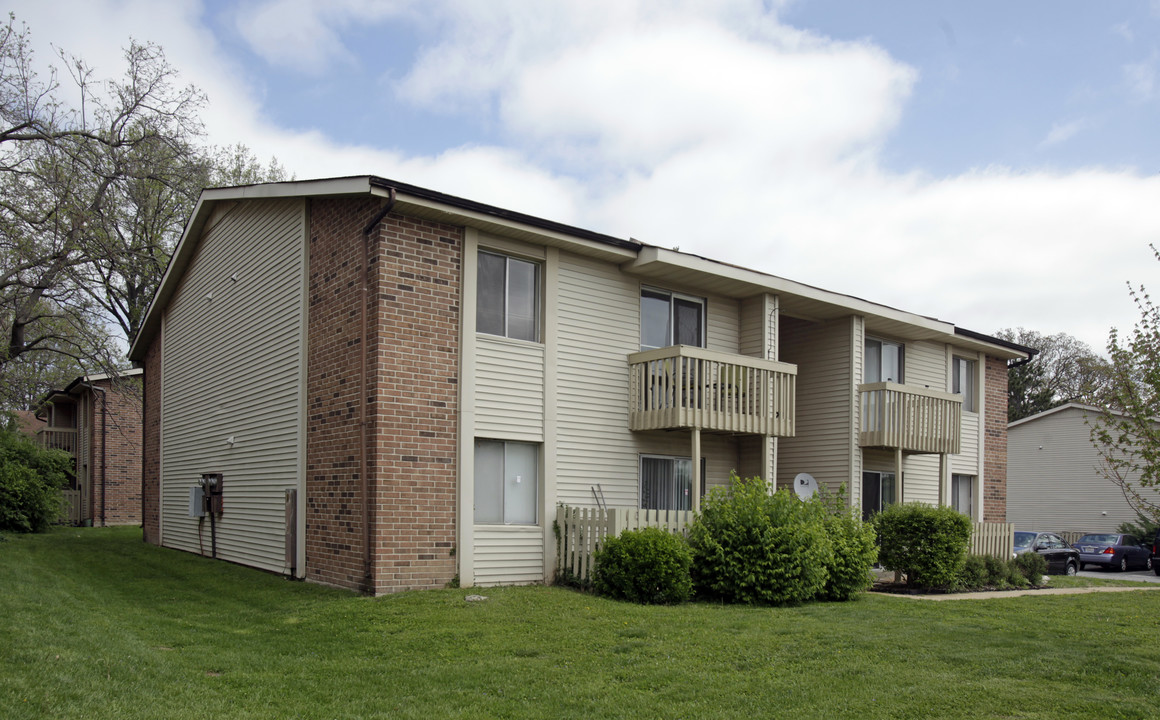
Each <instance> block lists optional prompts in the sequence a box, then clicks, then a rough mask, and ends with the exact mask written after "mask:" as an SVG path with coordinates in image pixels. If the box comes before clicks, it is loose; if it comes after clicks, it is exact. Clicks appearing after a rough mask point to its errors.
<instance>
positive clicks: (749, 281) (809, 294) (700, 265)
mask: <svg viewBox="0 0 1160 720" xmlns="http://www.w3.org/2000/svg"><path fill="white" fill-rule="evenodd" d="M392 194H393V195H394V197H395V209H396V210H397V211H398V212H400V213H404V214H407V215H411V216H415V217H419V218H423V219H426V220H431V221H434V222H441V223H447V224H452V225H462V226H465V227H470V228H475V229H477V230H479V231H481V232H485V233H493V234H497V235H502V236H504V237H509V238H514V239H517V240H526V241H528V242H532V243H535V244H539V245H546V246H550V247H557V248H560V249H564V250H568V251H570V252H575V253H578V254H581V255H586V256H589V257H594V258H597V259H600V260H604V261H607V262H613V263H617V264H619V266H620V268H621V269H622V270H623V271H624V272H626V273H629V274H632V275H635V276H637V277H640V278H642V279H645V280H652V281H655V282H657V283H658V284H665V285H680V286H682V287H689V288H695V289H700V290H702V291H704V292H706V293H712V294H717V295H721V296H724V297H730V298H738V299H739V298H744V297H750V296H753V295H755V294H759V293H771V294H775V295H778V296H779V308H780V311H781V312H783V313H785V314H786V315H788V316H791V317H797V318H802V319H805V320H811V321H816V322H823V321H826V320H831V319H837V318H841V317H846V316H849V315H862V316H863V317H865V318H866V326H867V329H869V330H871V331H873V332H875V333H883V334H887V335H892V336H897V337H898V338H900V339H907V340H932V341H941V342H949V343H953V344H954V345H955V346H957V347H962V348H965V349H973V350H977V351H979V352H985V353H987V354H989V355H992V356H995V357H1000V358H1004V359H1007V360H1019V359H1024V360H1026V359H1030V357H1031V356H1032V355H1034V354H1035V352H1036V351H1035V350H1033V349H1031V348H1024V347H1022V346H1018V345H1015V344H1014V343H1008V342H1006V341H1003V340H1001V339H998V338H993V337H990V336H987V335H982V334H981V333H974V332H971V331H966V330H963V329H962V328H956V327H955V326H954V325H953V324H952V323H949V322H945V321H942V320H938V319H936V318H932V317H927V316H924V315H917V314H914V313H910V312H906V311H904V310H898V309H896V308H891V307H888V306H886V305H881V304H878V303H874V302H870V301H868V300H863V299H861V298H857V297H853V296H851V295H843V294H841V293H835V292H831V291H828V290H823V289H821V288H817V287H813V286H810V285H806V284H804V283H799V282H795V281H793V280H787V279H785V278H781V277H778V276H775V275H769V274H766V273H762V272H758V271H756V270H749V269H746V268H742V267H738V266H736V265H730V264H728V263H723V262H719V261H716V260H710V259H708V258H704V257H701V256H698V255H692V254H689V253H682V252H678V251H674V250H667V249H665V248H661V247H657V246H652V245H646V244H644V243H641V242H638V241H636V240H632V239H627V240H625V239H622V238H617V237H613V236H611V235H604V234H601V233H597V232H593V231H591V230H585V229H583V228H578V227H574V226H570V225H565V224H563V223H557V222H553V221H551V220H545V219H543V218H538V217H535V216H532V215H526V214H523V213H518V212H514V211H511V210H505V209H503V208H499V207H495V206H493V205H487V204H484V203H479V202H475V201H473V200H468V199H465V198H460V197H456V196H454V195H447V194H445V193H440V192H436V191H433V190H428V189H426V188H421V187H418V186H415V185H409V184H407V183H400V182H396V181H393V180H387V179H385V178H381V177H377V176H374V175H361V176H353V177H339V178H328V179H321V180H302V181H291V182H278V183H264V184H261V185H245V186H240V187H231V188H211V189H208V190H205V191H203V192H202V194H201V197H200V198H199V199H198V202H197V205H196V206H195V208H194V211H193V215H192V216H191V217H190V220H189V222H188V223H187V225H186V228H185V231H184V233H182V236H181V239H180V241H179V242H178V243H177V247H176V248H175V249H174V253H173V257H172V259H171V260H170V262H169V266H168V267H167V268H166V270H165V275H164V276H163V277H162V279H161V283H160V284H159V285H158V289H157V292H156V294H155V295H154V297H153V300H152V302H151V303H150V305H149V309H148V310H147V311H146V314H145V319H144V320H143V321H142V324H141V330H140V332H139V333H138V334H137V337H136V338H134V339H133V343H132V346H131V347H130V349H129V358H130V359H131V360H133V361H135V362H141V361H143V360H144V356H145V350H146V348H147V347H148V344H149V343H150V342H151V341H152V339H153V337H155V336H156V334H157V332H158V331H159V329H160V326H161V316H162V314H163V311H164V308H165V307H166V306H167V305H168V304H169V301H170V300H171V298H172V297H173V294H174V292H175V291H176V289H177V286H178V284H179V283H180V279H181V276H182V275H183V274H184V273H185V271H186V269H187V267H188V266H189V263H190V262H191V261H192V259H193V256H194V254H195V252H196V250H197V245H198V242H199V241H200V239H201V237H202V235H203V234H204V232H205V230H206V226H207V225H208V224H210V223H211V222H213V221H214V219H215V218H216V217H218V216H219V213H220V212H221V206H223V205H225V204H228V203H236V202H240V201H243V200H257V199H276V198H318V197H340V196H366V195H370V196H374V197H381V198H383V199H384V201H385V199H386V198H388V197H390V196H391V195H392Z"/></svg>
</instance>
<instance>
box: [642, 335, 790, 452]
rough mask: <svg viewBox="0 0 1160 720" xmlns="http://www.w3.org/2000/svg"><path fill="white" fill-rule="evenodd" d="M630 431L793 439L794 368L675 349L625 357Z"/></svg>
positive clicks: (735, 356)
mask: <svg viewBox="0 0 1160 720" xmlns="http://www.w3.org/2000/svg"><path fill="white" fill-rule="evenodd" d="M628 365H629V372H630V375H629V412H628V425H629V429H630V430H670V429H676V428H694V427H695V428H700V429H702V430H711V431H722V432H735V433H745V434H755V435H776V436H780V437H792V436H793V434H794V402H795V400H794V392H795V387H796V382H797V366H796V365H790V364H787V363H781V362H774V361H772V360H762V359H761V358H753V357H747V356H745V355H731V354H729V353H722V352H716V351H712V350H705V349H703V348H696V347H689V346H687V345H676V346H673V347H666V348H658V349H656V350H647V351H645V352H639V353H633V354H632V355H629V356H628Z"/></svg>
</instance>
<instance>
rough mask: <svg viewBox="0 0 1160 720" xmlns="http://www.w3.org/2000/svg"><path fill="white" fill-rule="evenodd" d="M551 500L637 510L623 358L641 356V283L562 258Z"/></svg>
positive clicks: (606, 267) (592, 263)
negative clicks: (598, 497) (595, 494)
mask: <svg viewBox="0 0 1160 720" xmlns="http://www.w3.org/2000/svg"><path fill="white" fill-rule="evenodd" d="M559 281H560V282H559V288H560V296H559V314H558V318H559V328H558V337H559V344H558V347H557V351H558V356H557V361H556V367H557V373H558V385H557V403H556V406H557V410H558V417H559V421H558V428H559V432H558V443H557V447H556V493H557V495H556V499H557V501H558V502H561V503H564V504H568V505H591V504H592V502H593V500H592V491H591V487H592V485H594V484H596V483H599V484H600V485H601V486H602V488H603V491H604V498H605V500H606V501H607V503H608V504H609V505H613V506H622V507H632V506H634V505H635V504H636V502H637V479H636V478H637V472H638V470H637V449H636V446H635V443H634V442H633V438H632V433H631V432H630V431H629V430H628V355H629V353H632V352H636V351H638V350H639V349H640V318H639V316H640V283H639V282H638V281H636V280H634V279H633V278H630V277H628V276H626V275H623V274H622V273H621V272H620V270H619V269H618V268H617V267H616V266H614V265H610V264H608V263H604V262H600V261H598V260H591V259H588V258H582V257H579V256H576V255H571V254H569V253H560V271H559Z"/></svg>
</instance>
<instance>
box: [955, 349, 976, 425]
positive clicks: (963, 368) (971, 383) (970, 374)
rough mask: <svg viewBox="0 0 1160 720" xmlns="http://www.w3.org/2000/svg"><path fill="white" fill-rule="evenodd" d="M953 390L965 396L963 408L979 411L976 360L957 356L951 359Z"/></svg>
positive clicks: (968, 410) (969, 410)
mask: <svg viewBox="0 0 1160 720" xmlns="http://www.w3.org/2000/svg"><path fill="white" fill-rule="evenodd" d="M951 392H953V393H957V394H959V395H962V396H963V410H966V411H967V412H978V409H979V406H978V401H977V400H976V398H975V361H974V360H967V359H966V358H961V357H956V358H954V359H953V360H951Z"/></svg>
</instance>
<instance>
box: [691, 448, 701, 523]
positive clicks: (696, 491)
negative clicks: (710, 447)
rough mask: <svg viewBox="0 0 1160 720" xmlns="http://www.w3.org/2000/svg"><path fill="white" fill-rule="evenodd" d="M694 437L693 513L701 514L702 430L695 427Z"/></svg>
mask: <svg viewBox="0 0 1160 720" xmlns="http://www.w3.org/2000/svg"><path fill="white" fill-rule="evenodd" d="M692 435H693V448H692V456H693V512H695V513H699V512H701V428H699V427H694V428H693V431H692Z"/></svg>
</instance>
